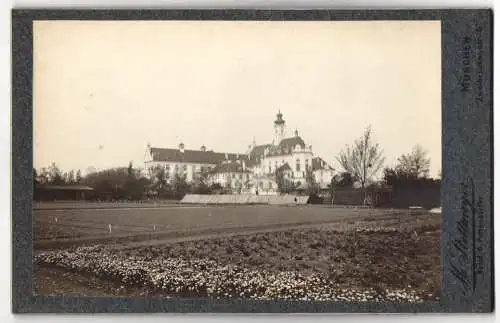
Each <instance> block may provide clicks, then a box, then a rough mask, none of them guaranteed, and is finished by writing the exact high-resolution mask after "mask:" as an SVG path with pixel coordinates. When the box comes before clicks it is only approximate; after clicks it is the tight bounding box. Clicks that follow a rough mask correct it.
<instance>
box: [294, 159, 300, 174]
mask: <svg viewBox="0 0 500 323" xmlns="http://www.w3.org/2000/svg"><path fill="white" fill-rule="evenodd" d="M295 170H296V171H297V172H300V159H297V161H296V165H295Z"/></svg>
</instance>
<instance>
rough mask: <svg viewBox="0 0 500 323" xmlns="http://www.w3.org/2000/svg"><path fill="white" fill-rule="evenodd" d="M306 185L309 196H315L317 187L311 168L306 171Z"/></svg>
mask: <svg viewBox="0 0 500 323" xmlns="http://www.w3.org/2000/svg"><path fill="white" fill-rule="evenodd" d="M306 183H307V193H308V194H309V195H317V194H318V193H319V185H318V183H317V182H316V178H315V177H314V173H313V171H312V169H311V168H308V169H306Z"/></svg>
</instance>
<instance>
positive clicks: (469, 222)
mask: <svg viewBox="0 0 500 323" xmlns="http://www.w3.org/2000/svg"><path fill="white" fill-rule="evenodd" d="M460 186H461V191H462V198H461V207H460V208H461V212H460V216H459V218H458V219H457V220H456V222H455V231H454V237H455V238H454V239H452V241H451V248H450V249H451V258H450V270H451V273H452V275H453V276H454V277H455V278H456V280H457V281H458V283H459V284H461V287H462V288H461V289H462V293H463V295H464V296H466V295H469V296H472V295H474V292H475V291H476V287H477V283H478V278H480V277H481V276H482V274H483V271H484V249H483V241H484V240H483V239H484V200H483V198H482V197H481V196H478V195H477V192H476V187H475V185H474V181H473V179H472V178H471V177H469V178H467V180H466V181H465V182H463V183H461V185H460Z"/></svg>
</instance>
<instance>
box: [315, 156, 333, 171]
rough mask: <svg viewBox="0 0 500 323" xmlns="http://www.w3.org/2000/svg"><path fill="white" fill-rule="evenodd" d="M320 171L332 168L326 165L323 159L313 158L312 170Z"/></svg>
mask: <svg viewBox="0 0 500 323" xmlns="http://www.w3.org/2000/svg"><path fill="white" fill-rule="evenodd" d="M320 169H325V170H333V168H332V167H331V166H330V165H328V164H327V163H326V162H325V161H324V160H323V159H321V158H320V157H314V158H313V159H312V170H313V171H315V170H320Z"/></svg>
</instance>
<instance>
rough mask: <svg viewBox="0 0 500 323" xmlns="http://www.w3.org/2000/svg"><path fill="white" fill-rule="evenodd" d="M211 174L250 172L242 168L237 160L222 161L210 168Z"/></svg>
mask: <svg viewBox="0 0 500 323" xmlns="http://www.w3.org/2000/svg"><path fill="white" fill-rule="evenodd" d="M209 173H211V174H215V173H250V171H249V170H248V169H245V170H244V169H243V166H242V165H241V164H240V163H237V162H229V163H222V164H218V165H217V166H215V167H214V168H213V169H211V170H210V172H209Z"/></svg>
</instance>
